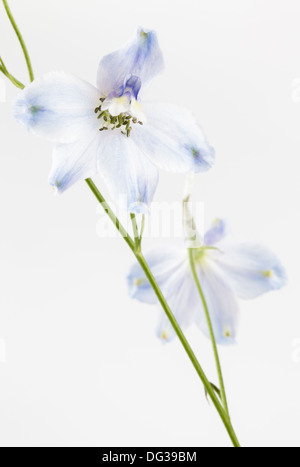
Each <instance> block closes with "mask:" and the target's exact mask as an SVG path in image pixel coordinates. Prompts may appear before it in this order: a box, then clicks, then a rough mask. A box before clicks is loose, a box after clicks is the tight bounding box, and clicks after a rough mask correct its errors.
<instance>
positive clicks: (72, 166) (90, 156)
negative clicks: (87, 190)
mask: <svg viewBox="0 0 300 467" xmlns="http://www.w3.org/2000/svg"><path fill="white" fill-rule="evenodd" d="M100 143H101V135H99V133H98V134H97V133H96V136H95V134H94V133H92V134H91V133H90V134H89V135H88V136H87V137H86V138H85V139H81V140H79V141H76V142H75V143H70V144H58V145H56V146H55V147H54V150H53V165H52V169H51V172H50V175H49V183H50V185H51V186H53V187H54V188H55V189H56V190H57V191H58V192H59V193H62V192H64V191H65V190H66V189H67V188H69V187H70V186H71V185H73V184H74V183H76V182H78V181H80V180H85V179H86V178H89V177H92V176H93V175H95V174H96V173H97V154H98V150H99V145H100Z"/></svg>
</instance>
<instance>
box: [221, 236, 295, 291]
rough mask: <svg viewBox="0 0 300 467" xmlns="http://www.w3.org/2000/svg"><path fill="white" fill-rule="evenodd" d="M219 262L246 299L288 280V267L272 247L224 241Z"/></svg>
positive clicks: (276, 287) (273, 288)
mask: <svg viewBox="0 0 300 467" xmlns="http://www.w3.org/2000/svg"><path fill="white" fill-rule="evenodd" d="M221 250H222V252H223V254H221V255H219V256H218V262H219V264H220V266H221V267H222V269H223V270H224V271H225V272H226V274H227V276H228V278H229V279H230V281H231V282H232V284H233V286H234V289H235V291H236V293H237V295H238V296H239V297H240V298H242V299H251V298H256V297H258V296H259V295H262V294H264V293H266V292H269V291H270V290H277V289H280V288H281V287H283V286H284V285H285V284H286V282H287V276H286V272H285V269H284V268H283V266H282V264H281V263H280V261H279V259H278V258H277V256H276V255H274V253H272V252H271V251H270V250H269V249H267V248H265V247H263V246H261V245H256V244H252V243H244V244H238V245H232V246H231V245H222V248H221Z"/></svg>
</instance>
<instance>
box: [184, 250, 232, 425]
mask: <svg viewBox="0 0 300 467" xmlns="http://www.w3.org/2000/svg"><path fill="white" fill-rule="evenodd" d="M189 257H190V265H191V269H192V273H193V277H194V280H195V283H196V286H197V289H198V292H199V295H200V297H201V300H202V304H203V308H204V313H205V317H206V321H207V325H208V329H209V334H210V339H211V343H212V347H213V352H214V357H215V361H216V367H217V372H218V377H219V384H220V391H221V399H222V402H223V406H224V409H225V411H226V413H227V415H228V417H229V410H228V403H227V398H226V392H225V385H224V379H223V375H222V368H221V363H220V358H219V353H218V347H217V343H216V338H215V334H214V330H213V325H212V322H211V318H210V314H209V310H208V306H207V302H206V299H205V295H204V293H203V290H202V287H201V284H200V281H199V278H198V275H197V271H196V267H195V259H194V254H193V249H192V248H190V249H189Z"/></svg>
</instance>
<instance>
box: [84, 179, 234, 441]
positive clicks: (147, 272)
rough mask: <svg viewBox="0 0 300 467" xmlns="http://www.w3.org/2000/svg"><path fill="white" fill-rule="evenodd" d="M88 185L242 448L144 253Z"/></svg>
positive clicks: (230, 431) (93, 188) (94, 190)
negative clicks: (139, 251)
mask: <svg viewBox="0 0 300 467" xmlns="http://www.w3.org/2000/svg"><path fill="white" fill-rule="evenodd" d="M86 183H87V184H88V186H89V187H90V189H91V190H92V192H93V194H94V196H95V197H96V198H97V200H98V201H99V202H100V203H101V205H102V207H103V208H104V209H105V212H106V213H107V215H108V216H109V217H110V219H111V220H112V221H113V223H114V225H115V226H116V228H117V229H118V230H119V232H120V233H121V235H122V236H123V237H124V239H125V241H126V242H127V244H128V246H129V247H130V249H131V250H132V252H133V254H134V255H135V257H136V259H137V261H138V262H139V264H140V266H141V268H142V269H143V271H144V273H145V275H146V277H147V279H148V281H149V283H150V285H151V287H152V288H153V291H154V292H155V294H156V296H157V298H158V300H159V302H160V304H161V306H162V308H163V310H164V311H165V313H166V315H167V317H168V318H169V320H170V323H171V325H172V326H173V329H174V331H175V333H176V334H177V336H178V338H179V340H180V342H181V344H182V346H183V348H184V349H185V351H186V353H187V355H188V357H189V359H190V361H191V362H192V364H193V366H194V368H195V370H196V372H197V374H198V376H199V377H200V379H201V381H202V383H203V385H204V387H205V389H206V391H207V393H208V394H209V396H210V398H211V400H212V402H213V404H214V406H215V408H216V410H217V412H218V413H219V415H220V417H221V419H222V421H223V424H224V426H225V428H226V430H227V432H228V434H229V437H230V439H231V441H232V443H233V446H234V447H240V444H239V441H238V439H237V437H236V434H235V432H234V429H233V427H232V425H231V422H230V419H229V417H228V415H227V413H226V412H225V410H224V408H223V407H222V404H221V403H220V401H219V399H218V397H217V396H216V394H215V392H214V390H213V388H212V386H211V384H210V382H209V381H208V379H207V377H206V375H205V373H204V371H203V369H202V367H201V365H200V363H199V362H198V360H197V358H196V356H195V354H194V352H193V350H192V348H191V347H190V345H189V343H188V341H187V339H186V337H185V336H184V334H183V332H182V330H181V328H180V326H179V324H178V323H177V321H176V319H175V317H174V315H173V313H172V311H171V310H170V308H169V305H168V304H167V302H166V300H165V298H164V296H163V294H162V292H161V290H160V288H159V286H158V285H157V282H156V280H155V278H154V276H153V274H152V273H151V271H150V269H149V266H148V264H147V262H146V260H145V258H144V257H143V255H142V253H137V252H136V250H135V243H134V241H133V240H132V238H131V237H130V236H129V235H128V234H127V236H126V230H125V229H124V227H123V226H122V224H120V222H119V221H118V219H117V218H116V216H115V215H114V213H113V212H112V210H111V209H110V208H109V206H108V205H107V203H106V201H105V199H104V198H103V196H102V195H101V193H100V192H99V190H98V189H97V187H96V185H95V184H94V183H93V181H92V180H91V179H87V180H86Z"/></svg>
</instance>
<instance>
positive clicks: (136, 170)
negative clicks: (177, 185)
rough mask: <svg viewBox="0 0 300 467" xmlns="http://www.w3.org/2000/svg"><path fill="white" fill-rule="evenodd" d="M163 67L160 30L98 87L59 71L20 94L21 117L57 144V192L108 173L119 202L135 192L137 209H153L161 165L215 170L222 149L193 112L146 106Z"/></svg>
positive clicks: (102, 76)
mask: <svg viewBox="0 0 300 467" xmlns="http://www.w3.org/2000/svg"><path fill="white" fill-rule="evenodd" d="M162 69H163V57H162V54H161V51H160V48H159V46H158V42H157V37H156V34H155V32H153V31H145V30H142V29H140V30H138V31H137V34H136V36H135V37H134V39H133V40H132V41H131V42H129V43H128V44H127V45H125V46H124V47H123V48H121V49H120V50H118V51H116V52H113V53H111V54H109V55H107V56H105V57H104V58H103V59H102V60H101V61H100V64H99V68H98V75H97V88H96V87H94V86H92V85H90V84H89V83H87V82H85V81H82V80H81V79H79V78H77V77H75V76H73V75H71V74H66V73H62V72H52V73H48V74H46V75H44V76H42V77H41V78H40V79H37V80H35V81H34V82H33V83H32V84H30V85H29V86H27V87H26V88H25V90H24V91H22V92H20V94H19V95H18V96H17V99H16V101H15V105H14V116H15V118H16V120H17V121H18V122H20V123H22V124H23V125H25V127H26V128H27V129H28V130H30V131H31V132H32V133H34V134H36V135H38V136H43V137H45V138H47V139H49V140H51V141H53V142H54V143H56V146H55V148H54V153H53V167H52V170H51V173H50V177H49V183H50V184H51V185H52V186H53V187H55V188H56V189H57V190H58V191H59V192H63V191H64V190H66V189H67V188H68V187H69V186H71V185H72V184H74V183H75V182H77V181H79V180H82V179H86V178H89V177H92V176H93V175H95V174H96V173H101V174H102V175H103V177H104V179H105V181H106V183H107V185H108V187H109V189H110V192H111V194H112V196H113V197H114V198H115V199H117V198H118V196H119V195H127V201H128V209H129V211H131V212H145V211H147V209H148V206H149V204H150V203H151V201H152V198H153V196H154V192H155V189H156V186H157V183H158V169H157V168H162V169H165V170H168V171H172V172H188V171H194V172H201V171H206V170H208V169H209V168H210V167H211V166H212V164H213V161H214V150H213V149H212V148H211V147H210V146H209V144H208V142H207V140H206V138H205V136H204V134H203V133H202V131H201V129H200V127H199V126H198V125H197V124H196V122H195V120H194V119H193V117H192V116H191V115H190V114H189V113H188V112H187V111H185V110H183V109H181V108H180V107H177V106H176V105H169V104H162V103H148V102H143V103H142V104H141V101H140V97H139V95H140V91H141V89H143V88H144V87H145V85H147V84H148V83H149V82H150V81H151V80H152V78H154V77H155V76H156V75H157V74H158V73H160V72H161V71H162ZM176 99H177V96H176ZM99 130H100V131H99Z"/></svg>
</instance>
